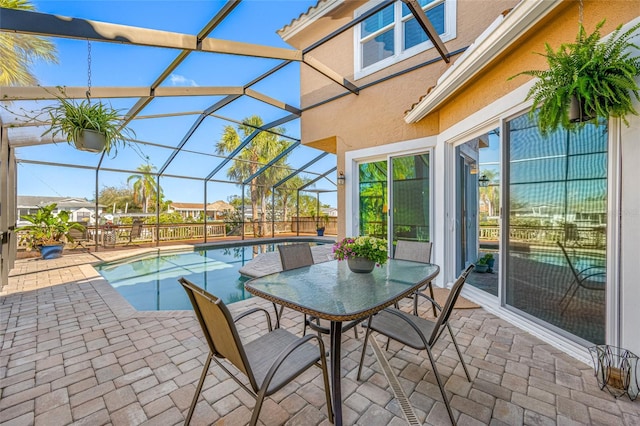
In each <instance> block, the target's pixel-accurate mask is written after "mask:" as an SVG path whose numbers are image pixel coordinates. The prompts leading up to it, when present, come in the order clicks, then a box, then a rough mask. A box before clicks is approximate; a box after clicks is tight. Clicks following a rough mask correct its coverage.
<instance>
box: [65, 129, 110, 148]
mask: <svg viewBox="0 0 640 426" xmlns="http://www.w3.org/2000/svg"><path fill="white" fill-rule="evenodd" d="M73 143H74V145H75V146H76V149H79V150H80V151H87V152H102V151H104V147H105V146H106V144H107V138H106V137H105V135H104V133H100V132H96V131H95V130H89V129H84V130H82V131H81V132H79V133H78V137H77V138H76V139H75V140H74V141H73Z"/></svg>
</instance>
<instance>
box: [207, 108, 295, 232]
mask: <svg viewBox="0 0 640 426" xmlns="http://www.w3.org/2000/svg"><path fill="white" fill-rule="evenodd" d="M263 124H264V123H263V121H262V118H260V117H258V116H257V115H254V116H251V117H248V118H246V119H245V120H244V121H243V124H239V125H238V126H237V130H236V129H235V128H234V127H233V126H225V128H224V132H223V134H222V138H221V139H220V140H219V141H218V142H217V143H216V151H217V153H218V154H225V155H226V154H229V153H231V152H233V150H234V149H236V148H237V147H238V146H239V145H240V144H241V143H242V141H243V140H244V139H246V138H247V137H248V136H249V135H251V134H252V133H253V132H254V131H255V130H256V128H258V127H261V126H262V125H263ZM271 130H273V131H274V132H275V133H284V129H283V128H280V127H277V128H273V129H271ZM287 146H288V143H287V142H286V141H284V140H282V139H279V138H278V136H277V135H276V134H274V133H271V132H260V133H259V134H258V135H257V136H256V137H255V138H253V139H252V140H251V142H250V143H249V144H248V145H247V146H246V147H245V148H244V149H243V150H242V151H241V152H240V153H239V154H238V155H237V156H236V157H235V158H234V159H233V160H234V162H233V165H232V166H231V167H230V168H229V170H228V172H227V177H229V178H230V179H232V180H235V181H244V180H245V179H246V178H248V177H249V176H251V175H253V174H254V173H255V172H257V171H258V170H260V168H261V167H262V166H263V165H264V164H265V163H267V162H269V161H270V160H272V159H273V158H274V157H276V156H277V155H278V154H280V153H281V152H282V151H284V150H285V149H286V148H287ZM284 167H287V165H286V156H285V157H283V158H282V159H280V160H279V161H278V162H277V163H276V164H274V165H273V167H270V168H269V169H268V170H267V171H265V172H264V173H262V174H261V175H259V176H258V177H256V178H255V179H253V180H252V181H251V182H250V184H249V194H250V198H251V208H252V212H253V222H254V230H253V231H254V234H256V235H262V228H263V226H264V221H265V217H266V205H267V202H266V200H267V197H268V196H269V195H271V186H273V184H274V183H276V182H277V181H278V180H280V179H282V178H283V177H284V176H286V174H288V171H287V170H286V169H285V168H284ZM258 208H260V213H258ZM256 215H258V218H257V219H258V221H256Z"/></svg>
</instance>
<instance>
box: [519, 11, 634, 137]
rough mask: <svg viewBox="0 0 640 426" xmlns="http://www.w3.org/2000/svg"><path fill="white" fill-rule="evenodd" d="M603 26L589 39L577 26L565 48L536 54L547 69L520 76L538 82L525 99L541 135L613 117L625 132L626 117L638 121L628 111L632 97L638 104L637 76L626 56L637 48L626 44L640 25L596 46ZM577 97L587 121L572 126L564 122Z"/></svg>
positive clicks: (616, 34)
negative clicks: (531, 101) (621, 124)
mask: <svg viewBox="0 0 640 426" xmlns="http://www.w3.org/2000/svg"><path fill="white" fill-rule="evenodd" d="M604 23H605V20H602V21H601V22H599V23H598V24H597V25H596V28H595V30H594V31H593V33H591V34H587V32H586V31H585V29H584V26H582V24H580V28H579V29H578V35H577V36H576V41H575V42H574V43H564V44H562V45H560V47H559V48H558V50H557V51H556V50H554V49H553V48H552V47H551V46H550V45H549V44H548V43H545V53H538V54H539V55H542V56H544V57H545V58H546V59H547V63H548V65H549V69H546V70H530V71H523V72H521V73H519V74H517V75H515V76H513V77H511V78H510V79H512V78H515V77H517V76H519V75H523V74H524V75H529V76H532V77H535V78H537V81H536V82H535V83H534V85H533V86H532V87H531V89H530V90H529V92H528V93H527V98H526V99H527V100H529V99H532V100H533V106H532V108H531V111H530V114H531V116H533V115H534V114H535V111H536V110H537V109H538V108H540V111H539V114H538V127H539V128H540V132H541V133H542V134H543V135H546V134H548V133H549V132H553V131H554V130H556V129H557V128H558V127H560V126H562V127H564V128H567V129H571V130H573V129H576V128H578V127H581V126H584V125H585V124H586V123H588V122H594V123H595V122H597V120H598V118H604V119H609V117H618V118H621V119H622V120H623V122H624V123H625V124H626V125H627V126H628V125H629V122H628V121H627V119H626V116H627V115H628V114H634V115H638V112H637V111H636V110H635V109H634V108H633V101H632V98H631V96H632V94H633V96H634V97H635V98H636V99H637V100H640V95H639V91H640V87H639V86H638V84H637V83H636V81H635V78H636V77H637V76H638V75H640V57H638V56H633V55H632V54H631V52H630V50H631V49H632V48H633V49H636V50H637V49H638V46H637V45H636V44H634V43H631V42H630V39H631V38H632V37H633V36H634V32H635V31H636V30H638V29H639V28H640V23H639V24H636V25H634V26H633V27H631V28H630V29H629V30H627V31H625V32H624V33H622V34H620V32H621V29H622V26H621V25H620V26H618V27H617V28H616V30H615V31H614V32H613V33H612V34H611V37H609V38H608V39H607V40H606V41H605V42H604V43H601V42H600V29H601V28H602V26H603V25H604ZM573 97H576V98H577V99H578V101H579V102H580V103H581V104H582V105H583V108H584V110H585V111H586V112H587V113H588V115H589V116H591V117H592V118H591V120H589V121H586V122H582V123H572V122H571V121H570V120H569V105H570V103H571V99H572V98H573Z"/></svg>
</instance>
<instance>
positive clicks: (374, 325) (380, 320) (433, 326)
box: [357, 265, 474, 425]
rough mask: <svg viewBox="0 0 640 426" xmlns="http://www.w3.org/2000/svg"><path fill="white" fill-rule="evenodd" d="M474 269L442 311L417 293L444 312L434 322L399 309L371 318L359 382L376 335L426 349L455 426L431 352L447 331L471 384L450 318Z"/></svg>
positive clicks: (457, 285)
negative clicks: (374, 334)
mask: <svg viewBox="0 0 640 426" xmlns="http://www.w3.org/2000/svg"><path fill="white" fill-rule="evenodd" d="M473 268H474V265H469V266H468V267H467V269H465V270H464V272H463V273H462V274H461V275H460V277H459V278H458V279H457V280H456V282H455V283H454V284H453V287H452V288H451V292H450V293H449V297H447V301H446V302H445V304H444V307H440V305H438V304H437V302H436V301H435V300H433V299H431V298H430V297H428V296H427V295H426V294H424V293H416V297H424V298H426V299H430V300H431V301H432V303H435V304H436V306H437V308H438V310H439V311H440V314H439V315H438V317H437V318H435V319H433V320H431V319H426V318H422V317H419V316H417V315H413V314H410V313H407V312H404V311H401V310H399V309H396V308H387V309H384V310H382V311H380V312H378V313H377V314H376V315H373V316H370V317H369V319H368V321H367V325H366V327H367V333H366V335H365V337H364V343H363V344H362V354H361V355H360V365H359V366H358V375H357V379H358V380H360V374H361V372H362V364H363V362H364V354H365V351H366V348H367V342H368V339H369V335H370V334H371V332H372V331H376V332H378V333H380V334H382V335H384V336H387V337H389V338H391V339H393V340H396V341H398V342H400V343H402V344H403V345H406V346H409V347H412V348H414V349H418V350H423V349H424V350H426V351H427V355H428V356H429V361H430V362H431V368H432V369H433V374H434V376H435V378H436V381H437V382H438V386H439V387H440V393H441V394H442V399H443V400H444V404H445V406H446V407H447V412H448V413H449V418H450V419H451V423H452V424H454V425H455V424H456V421H455V418H454V417H453V412H452V411H451V406H450V405H449V400H448V398H447V394H446V392H445V390H444V383H443V381H442V379H441V378H440V373H438V368H437V367H436V362H435V361H436V360H435V358H434V356H433V353H432V352H431V349H432V348H433V346H434V345H435V344H436V343H437V341H438V339H439V338H440V336H441V335H442V333H443V331H444V330H445V328H446V329H447V330H448V331H449V335H450V336H451V340H452V341H453V345H454V346H455V348H456V352H458V357H459V358H460V363H461V364H462V368H463V369H464V373H465V374H466V376H467V380H468V381H471V377H470V376H469V371H467V365H466V364H465V362H464V359H462V354H461V353H460V348H459V347H458V343H457V342H456V339H455V336H454V334H453V331H452V330H451V326H450V325H449V318H450V317H451V312H452V311H453V307H454V305H455V303H456V301H457V300H458V296H459V295H460V292H461V291H462V286H463V285H464V283H465V280H466V279H467V276H468V275H469V273H470V272H471V270H472V269H473Z"/></svg>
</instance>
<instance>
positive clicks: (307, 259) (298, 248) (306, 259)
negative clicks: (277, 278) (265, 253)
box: [278, 243, 313, 271]
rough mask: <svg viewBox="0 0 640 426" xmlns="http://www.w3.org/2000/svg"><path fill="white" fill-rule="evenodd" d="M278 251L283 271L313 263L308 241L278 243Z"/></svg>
mask: <svg viewBox="0 0 640 426" xmlns="http://www.w3.org/2000/svg"><path fill="white" fill-rule="evenodd" d="M278 251H279V252H280V263H282V270H283V271H288V270H290V269H296V268H302V267H303V266H309V265H313V255H312V254H311V247H310V246H309V244H308V243H304V244H286V245H283V244H280V245H278Z"/></svg>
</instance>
